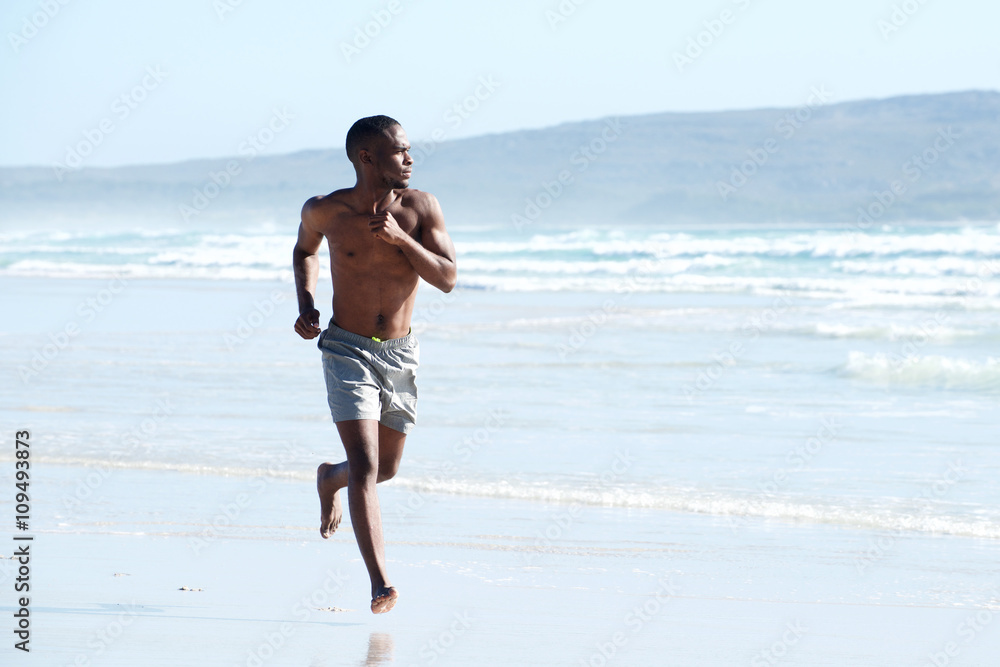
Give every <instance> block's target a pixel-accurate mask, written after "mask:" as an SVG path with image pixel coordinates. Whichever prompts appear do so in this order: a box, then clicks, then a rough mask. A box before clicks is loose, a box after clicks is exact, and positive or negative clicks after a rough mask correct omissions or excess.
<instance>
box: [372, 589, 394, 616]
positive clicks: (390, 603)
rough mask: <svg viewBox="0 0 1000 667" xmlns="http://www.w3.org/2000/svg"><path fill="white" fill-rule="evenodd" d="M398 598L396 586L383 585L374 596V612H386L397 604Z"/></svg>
mask: <svg viewBox="0 0 1000 667" xmlns="http://www.w3.org/2000/svg"><path fill="white" fill-rule="evenodd" d="M398 599H399V593H398V592H396V589H395V588H393V587H392V586H383V587H382V588H380V589H378V592H377V593H376V594H375V596H374V597H372V613H373V614H384V613H385V612H387V611H389V610H391V609H392V608H393V607H395V606H396V600H398Z"/></svg>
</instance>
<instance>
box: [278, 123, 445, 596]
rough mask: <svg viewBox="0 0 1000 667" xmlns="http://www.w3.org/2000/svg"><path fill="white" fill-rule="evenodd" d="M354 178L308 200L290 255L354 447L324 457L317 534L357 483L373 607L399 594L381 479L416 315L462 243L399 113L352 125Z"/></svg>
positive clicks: (398, 423) (391, 469) (413, 353)
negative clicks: (416, 169) (324, 305)
mask: <svg viewBox="0 0 1000 667" xmlns="http://www.w3.org/2000/svg"><path fill="white" fill-rule="evenodd" d="M346 148H347V157H348V159H350V161H351V162H352V163H353V164H354V170H355V172H356V174H357V182H356V183H355V184H354V187H353V188H349V189H345V190H337V191H336V192H333V193H331V194H328V195H325V196H319V197H313V198H312V199H310V200H309V201H307V202H306V203H305V206H303V207H302V224H301V225H300V226H299V238H298V241H297V242H296V244H295V250H294V251H293V253H292V266H293V269H294V271H295V290H296V292H297V293H298V300H299V318H298V320H296V322H295V332H296V333H298V334H299V335H300V336H302V337H303V338H305V339H307V340H308V339H312V338H316V337H317V336H319V341H318V344H319V348H320V350H322V352H323V372H324V374H325V376H326V388H327V397H328V401H329V404H330V412H331V414H332V415H333V421H334V422H335V423H336V425H337V431H338V432H339V433H340V439H341V441H342V442H343V443H344V449H345V451H346V452H347V460H346V461H344V462H342V463H337V464H332V463H323V464H320V466H319V468H318V469H317V471H316V487H317V489H318V491H319V504H320V527H319V532H320V535H322V536H323V537H324V538H328V537H329V536H330V535H331V534H332V533H333V532H334V531H335V530H336V529H337V526H339V525H340V518H341V514H342V510H341V500H340V490H341V489H343V488H344V487H347V499H348V506H349V509H350V513H351V524H352V525H353V526H354V535H355V537H356V538H357V540H358V547H360V549H361V556H362V558H364V561H365V565H366V566H367V568H368V576H369V577H370V578H371V583H372V605H371V608H372V612H373V613H376V614H381V613H384V612H387V611H389V610H390V609H392V608H393V606H395V604H396V599H397V598H398V596H399V594H398V592H397V591H396V589H395V588H394V587H393V586H392V584H390V582H389V577H388V575H387V574H386V571H385V543H384V541H383V538H382V514H381V511H380V510H379V502H378V493H377V492H376V489H375V484H376V483H377V482H382V481H385V480H387V479H392V477H393V475H395V474H396V470H397V469H398V468H399V461H400V459H401V458H402V456H403V443H404V442H405V441H406V435H407V434H408V433H409V432H410V431H411V430H412V429H413V425H414V422H415V419H416V403H417V387H416V384H415V383H414V381H415V374H416V370H417V364H418V352H419V348H418V346H417V340H416V338H414V336H413V334H412V333H411V332H410V318H411V316H412V315H413V303H414V300H415V299H416V296H417V284H418V283H419V279H420V278H423V279H424V280H426V281H427V282H428V283H430V284H431V285H433V286H434V287H437V288H438V289H440V290H441V291H443V292H450V291H451V290H452V289H453V288H454V287H455V280H456V275H457V274H456V264H455V247H454V245H453V244H452V242H451V238H450V237H449V236H448V232H447V230H446V229H445V226H444V216H443V215H442V213H441V207H440V205H439V204H438V201H437V199H435V198H434V195H431V194H428V193H426V192H421V191H420V190H410V189H409V188H408V187H407V186H408V185H409V181H410V174H411V172H412V166H413V159H412V158H411V157H410V143H409V141H407V138H406V132H404V131H403V128H402V127H401V126H400V125H399V123H398V122H396V121H395V120H393V119H392V118H389V117H388V116H371V117H369V118H362V119H361V120H359V121H358V122H356V123H355V124H354V125H353V126H352V127H351V129H350V131H348V133H347V145H346ZM324 238H326V242H327V245H328V246H329V247H330V273H331V274H332V278H333V316H332V317H331V318H330V324H329V326H328V327H327V329H326V330H325V331H321V330H320V326H319V322H320V313H319V311H318V310H317V309H316V307H315V296H316V280H317V278H318V276H319V254H318V253H319V250H320V246H321V245H322V243H323V239H324Z"/></svg>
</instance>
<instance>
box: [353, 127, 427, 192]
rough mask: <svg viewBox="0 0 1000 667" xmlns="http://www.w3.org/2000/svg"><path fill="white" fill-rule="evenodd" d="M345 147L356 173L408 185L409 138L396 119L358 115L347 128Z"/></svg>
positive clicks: (387, 182) (390, 185) (398, 186)
mask: <svg viewBox="0 0 1000 667" xmlns="http://www.w3.org/2000/svg"><path fill="white" fill-rule="evenodd" d="M345 148H346V150H347V159H349V160H350V161H351V163H352V164H353V165H354V169H355V171H357V172H358V176H359V177H360V176H361V175H362V173H364V174H365V175H366V176H368V177H374V178H376V179H378V180H379V181H380V182H381V183H382V184H384V185H386V186H388V187H390V188H405V187H406V186H407V185H408V183H409V178H410V168H411V166H412V165H413V160H412V159H411V158H410V153H409V151H410V142H409V140H407V138H406V132H404V131H403V128H402V126H401V125H400V124H399V122H397V121H396V120H394V119H392V118H389V117H388V116H369V117H367V118H362V119H361V120H359V121H357V122H356V123H354V125H352V126H351V129H350V130H348V131H347V141H346V145H345Z"/></svg>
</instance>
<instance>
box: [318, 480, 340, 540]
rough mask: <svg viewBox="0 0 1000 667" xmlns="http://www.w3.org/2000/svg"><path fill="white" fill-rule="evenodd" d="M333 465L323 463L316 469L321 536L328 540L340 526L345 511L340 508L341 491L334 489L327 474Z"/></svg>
mask: <svg viewBox="0 0 1000 667" xmlns="http://www.w3.org/2000/svg"><path fill="white" fill-rule="evenodd" d="M332 467H333V464H331V463H321V464H319V468H317V469H316V491H317V492H318V493H319V534H320V535H322V536H323V539H324V540H325V539H328V538H329V537H330V536H331V535H333V533H334V532H335V531H336V530H337V527H338V526H339V525H340V517H341V516H342V515H343V510H341V508H340V489H336V488H333V482H332V480H331V479H330V477H329V475H328V474H327V473H328V472H329V470H330V468H332Z"/></svg>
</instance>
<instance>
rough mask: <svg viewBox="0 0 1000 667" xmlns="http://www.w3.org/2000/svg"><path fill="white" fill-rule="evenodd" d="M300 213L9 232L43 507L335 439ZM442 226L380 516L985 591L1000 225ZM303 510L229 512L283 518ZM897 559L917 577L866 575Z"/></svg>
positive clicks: (902, 594) (83, 510) (175, 527)
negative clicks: (298, 236)
mask: <svg viewBox="0 0 1000 667" xmlns="http://www.w3.org/2000/svg"><path fill="white" fill-rule="evenodd" d="M453 224H454V223H453ZM294 232H295V230H294V228H291V227H279V226H277V225H270V226H258V227H255V228H253V229H252V230H250V231H237V230H235V229H233V228H231V227H229V228H225V227H220V228H218V229H213V230H203V231H192V230H168V229H161V230H148V229H142V230H140V229H135V230H131V231H130V230H122V229H116V230H114V231H110V230H109V231H100V230H97V229H87V230H80V231H74V232H52V231H44V232H3V233H2V234H0V284H3V286H4V287H3V290H2V297H0V299H2V301H3V308H4V312H5V313H7V314H8V315H7V316H5V318H4V325H3V327H2V331H0V350H2V357H3V359H4V362H5V363H4V369H5V371H6V378H5V382H4V383H3V384H2V386H0V415H2V421H3V423H4V424H7V428H8V430H9V429H13V428H31V429H32V432H33V438H34V441H35V442H36V443H37V444H36V445H35V448H36V449H35V450H34V453H33V456H34V457H35V458H34V459H33V460H35V461H37V464H38V465H40V466H48V467H66V469H67V470H71V469H73V470H79V471H80V472H79V473H78V474H77V473H73V474H66V475H63V477H64V478H65V479H63V480H62V481H61V482H60V483H59V484H58V485H54V486H53V489H54V490H52V493H53V494H54V495H55V496H56V497H50V498H48V499H47V501H46V505H45V506H46V514H45V518H44V519H41V520H40V521H41V524H42V526H44V527H45V528H47V529H49V530H51V531H54V532H68V533H74V532H81V531H82V532H86V531H87V530H89V528H88V526H94V525H111V526H116V528H114V530H121V531H124V532H126V533H127V532H129V531H139V532H141V531H142V530H145V529H143V528H142V527H141V525H140V524H144V522H149V521H151V520H152V521H153V522H154V523H156V524H157V526H159V527H158V528H157V530H164V531H168V532H169V531H174V532H176V533H177V534H180V535H185V534H187V533H185V532H184V531H194V532H192V533H191V534H197V530H201V529H197V530H196V529H194V528H191V527H190V526H193V525H201V526H204V525H206V523H211V519H212V516H213V513H215V512H216V510H215V508H214V506H213V507H209V508H208V509H207V510H206V509H205V506H202V505H198V504H197V503H193V501H192V503H188V502H187V501H184V500H177V501H175V505H176V507H174V509H173V510H172V511H173V512H175V513H176V514H177V516H163V513H162V512H157V511H156V510H155V509H153V510H149V511H150V512H152V513H153V514H154V515H155V519H150V518H149V516H148V515H144V516H145V518H143V517H141V516H139V515H138V514H137V512H138V510H137V509H136V507H133V506H130V505H127V504H126V505H123V504H120V503H112V502H109V501H107V500H106V499H105V494H107V493H110V492H111V489H112V488H113V485H114V480H115V479H116V476H118V475H119V473H120V471H123V470H132V471H141V472H142V474H147V473H150V472H160V473H163V474H178V475H182V476H185V475H186V476H192V475H200V476H215V477H218V478H220V479H222V478H225V479H226V480H228V482H227V483H229V484H237V485H238V484H243V483H244V482H245V484H246V485H249V484H251V482H252V481H253V480H259V479H274V480H279V481H280V482H281V483H283V484H284V483H288V484H299V485H301V486H302V488H305V489H308V488H310V487H311V484H312V483H313V480H314V475H315V473H314V471H315V467H316V465H317V464H318V463H320V462H321V461H323V460H330V461H338V460H342V458H343V453H342V452H343V450H342V447H341V445H340V443H339V441H338V439H337V436H336V431H335V429H334V427H333V425H332V424H331V422H330V417H329V413H328V411H327V407H326V397H325V390H324V387H323V378H322V371H321V367H320V356H319V352H318V350H317V349H316V347H315V343H314V342H308V341H303V340H301V339H300V338H298V336H296V335H295V334H294V332H293V331H292V324H293V322H294V319H295V316H296V314H297V313H296V312H295V311H296V306H295V294H294V286H293V284H292V282H291V272H290V259H291V249H292V246H293V244H294V239H295V234H294ZM451 233H452V237H453V239H454V241H455V244H456V248H457V253H458V265H459V282H458V287H457V288H456V289H455V290H454V291H453V292H452V293H450V294H442V293H440V292H437V291H436V290H434V289H433V288H431V287H430V286H428V285H422V286H421V288H420V292H419V295H418V302H417V308H416V311H415V315H414V323H413V328H414V331H415V332H416V334H417V335H418V337H419V339H420V341H421V348H422V349H421V363H422V367H421V371H420V374H419V376H418V386H419V391H420V399H419V408H418V409H419V416H418V424H417V428H416V430H415V431H414V432H413V434H411V436H410V437H409V438H408V441H407V445H406V452H405V454H404V458H403V463H402V465H401V468H400V472H399V474H398V476H397V477H396V479H394V480H392V481H391V482H389V483H387V484H386V485H384V489H382V493H383V512H384V514H386V515H387V517H390V518H387V533H388V537H389V539H390V540H391V539H392V538H393V534H396V535H398V534H399V532H400V531H404V530H405V529H404V528H399V527H396V528H393V526H394V525H395V524H394V523H393V522H394V521H398V522H402V523H405V522H406V521H408V520H409V518H412V517H419V516H420V515H421V514H424V515H425V517H426V516H433V517H436V520H439V521H440V522H442V524H441V525H439V526H437V528H434V529H435V530H437V529H439V530H442V531H444V532H445V533H447V534H448V535H451V536H452V537H454V539H455V540H456V541H460V540H461V539H466V538H469V536H470V535H475V536H478V537H477V539H482V540H485V541H486V542H489V541H490V539H493V538H488V537H483V536H488V535H496V536H498V537H496V538H495V540H494V541H503V540H504V539H508V538H509V539H513V537H511V536H514V537H516V540H517V543H518V544H519V545H520V547H519V548H521V549H523V550H524V553H525V554H527V555H526V556H525V558H526V559H527V560H525V562H524V563H522V565H526V566H527V565H531V566H532V568H533V567H534V566H535V565H537V564H538V563H536V562H529V561H531V559H532V558H534V557H535V556H538V557H540V558H541V559H542V560H541V562H542V564H543V565H544V563H545V559H546V558H549V559H552V560H550V561H549V562H553V563H555V562H561V561H559V560H558V559H560V558H566V557H567V556H566V555H565V554H566V553H568V552H567V551H566V549H570V550H571V551H572V549H577V550H578V551H579V553H581V554H589V556H587V557H588V558H590V559H591V561H592V562H590V561H588V562H590V565H589V566H594V567H598V566H600V567H606V568H611V569H614V565H613V562H614V558H613V557H612V556H608V555H607V554H605V553H604V551H602V550H606V549H609V548H611V547H613V546H622V548H624V549H626V550H627V551H629V553H630V554H631V556H629V557H630V558H638V559H640V560H641V559H642V558H645V556H644V555H643V554H644V553H645V551H644V549H653V547H654V546H655V545H659V547H657V548H660V547H662V549H663V553H662V554H660V555H659V556H656V558H653V557H652V556H650V557H649V558H650V560H649V562H648V569H649V571H651V572H655V573H656V574H657V575H663V574H665V573H667V572H673V573H674V575H675V576H679V577H680V578H681V580H683V578H684V574H685V572H684V568H685V566H684V565H678V563H680V562H688V561H685V560H682V561H678V560H677V558H676V556H677V553H676V551H677V550H676V549H673V547H671V548H669V549H668V548H667V546H664V545H667V544H672V540H675V539H680V538H677V536H676V535H674V534H673V533H672V532H671V531H673V530H681V531H682V532H684V534H688V535H690V534H699V535H702V536H703V537H704V541H707V542H708V543H709V544H707V545H706V544H701V546H700V547H698V548H699V549H702V550H704V552H705V553H708V552H711V553H713V554H714V555H713V556H711V558H714V559H718V560H719V562H722V561H725V560H727V559H728V558H730V557H733V558H741V559H742V560H741V561H740V562H741V563H744V564H745V565H746V568H748V569H749V570H748V571H752V569H753V563H755V562H757V561H756V559H757V558H767V553H772V552H767V551H766V550H765V551H764V552H760V553H757V554H756V555H754V554H749V553H744V554H743V555H742V556H735V555H733V551H732V550H733V549H736V548H738V547H739V545H740V544H741V543H742V541H743V540H745V539H751V538H749V537H748V536H756V537H754V538H752V539H751V541H753V539H758V538H759V539H761V540H763V542H761V544H765V543H766V542H767V540H768V539H771V538H768V537H766V536H767V535H772V537H773V538H774V539H778V537H775V536H782V537H781V540H779V541H781V544H783V545H785V547H788V545H790V544H791V545H798V546H797V547H796V548H799V547H801V548H803V549H806V548H807V547H806V545H808V544H809V542H810V540H813V539H814V537H813V536H815V535H817V534H822V535H824V536H826V537H824V538H823V540H825V541H824V544H830V543H831V542H830V540H831V539H832V540H833V542H832V543H833V544H836V549H834V551H835V552H836V554H835V556H834V554H832V552H831V553H826V552H824V553H819V554H818V555H816V554H813V555H814V556H815V558H816V560H815V561H810V562H816V563H819V562H821V561H822V560H823V559H824V558H826V557H827V556H829V557H830V558H834V557H835V558H836V559H837V563H838V567H840V568H841V571H842V572H849V573H851V574H850V576H851V577H853V578H852V581H867V582H868V583H867V584H864V585H859V586H857V587H856V586H845V587H844V588H843V589H842V590H841V589H839V588H838V587H836V586H832V587H831V586H828V587H826V588H824V589H823V592H822V593H821V594H820V593H817V595H819V596H820V597H824V596H825V597H824V599H825V600H827V601H830V600H839V601H857V600H862V599H863V600H866V601H868V602H872V601H886V600H888V601H894V602H899V603H901V604H916V605H920V604H929V605H935V604H945V605H958V604H977V605H980V604H993V602H995V601H996V599H995V591H996V589H995V587H994V584H995V578H996V575H997V572H996V553H997V547H998V546H1000V485H998V484H997V479H998V477H1000V347H998V343H1000V225H997V224H996V223H982V224H978V223H976V224H974V223H967V222H961V223H954V224H947V225H930V224H892V225H875V226H872V227H869V228H865V229H862V228H859V227H856V226H850V225H843V226H825V227H824V226H816V225H805V224H803V225H784V226H758V225H754V226H750V225H742V226H737V225H732V226H724V225H715V226H706V227H699V228H695V227H683V228H682V227H666V228H664V227H628V228H613V227H609V226H598V225H593V226H588V227H581V228H579V229H569V228H558V229H541V228H539V229H514V228H513V227H511V226H504V225H498V226H496V227H479V228H463V227H462V226H460V225H457V224H456V225H455V226H454V228H453V229H452V230H451ZM323 252H324V253H325V249H324V251H323ZM321 263H322V266H321V275H320V288H319V294H318V296H317V303H318V304H319V308H320V310H321V313H322V320H323V321H325V320H326V318H328V317H329V315H330V312H329V311H330V308H329V303H330V285H329V279H328V270H329V260H328V257H326V256H325V255H323V256H322V261H321ZM5 456H6V455H5ZM5 460H6V459H5ZM240 480H244V482H240ZM247 488H252V487H249V486H248V487H247ZM380 488H382V487H380ZM4 502H6V501H4ZM6 504H9V502H7V503H6ZM220 506H221V505H220ZM448 507H456V508H461V510H460V511H459V513H458V514H457V515H449V514H447V513H445V511H444V508H448ZM470 508H481V511H477V512H472V511H471V510H470ZM508 510H510V511H511V512H514V514H513V515H508V514H507V512H508ZM262 511H263V510H262ZM206 512H208V514H207V516H204V515H205V513H206ZM427 513H430V514H427ZM312 514H318V507H317V508H315V511H314V509H313V508H310V509H308V510H303V511H301V512H298V513H294V514H293V516H287V515H285V516H282V515H280V514H278V513H276V510H274V509H269V510H268V514H267V517H269V518H268V519H267V520H263V519H262V520H260V521H257V522H256V523H255V524H254V525H253V526H252V527H249V526H248V527H245V528H242V529H236V528H229V529H227V530H236V531H237V533H233V534H241V535H243V534H245V535H252V536H256V537H260V536H269V537H271V538H275V539H281V537H282V536H283V535H285V534H286V532H287V531H288V529H289V528H288V527H289V525H294V526H302V527H308V529H309V530H313V529H314V528H315V526H313V525H312V523H313V520H314V519H315V518H316V517H314V516H312ZM496 516H503V519H502V520H498V522H499V523H498V525H494V526H483V525H482V523H481V522H482V520H483V517H496ZM418 524H419V525H420V526H421V527H422V529H428V522H427V521H426V520H425V521H422V522H418ZM137 526H139V527H137ZM239 530H242V531H243V532H242V533H240V532H239ZM393 530H395V531H396V532H395V533H392V532H391V531H393ZM817 531H819V533H817ZM831 531H832V532H831ZM830 535H835V536H837V537H836V538H835V539H834V538H830V537H829V536H830ZM463 536H464V537H463ZM499 536H504V537H499ZM601 536H603V537H601ZM761 536H764V537H761ZM785 536H793V537H789V538H788V539H787V540H785ZM796 536H797V537H796ZM414 539H415V538H414ZM782 540H784V541H782ZM914 545H923V546H920V550H919V551H916V552H914V551H912V549H913V548H914ZM689 546H690V545H689ZM771 546H772V547H773V548H774V549H775V550H776V551H775V552H773V553H776V552H777V551H781V549H784V548H785V547H781V549H779V548H778V547H777V546H775V545H771ZM761 548H764V547H761ZM789 548H791V547H789ZM653 550H654V551H655V549H653ZM817 551H819V548H818V547H817ZM667 552H671V553H673V555H670V554H667ZM685 553H686V555H685V556H684V558H685V559H692V558H693V555H692V554H691V553H689V552H685ZM782 553H785V552H783V551H782ZM560 554H562V555H560ZM761 554H763V555H761ZM702 555H704V554H702ZM706 557H707V556H706ZM784 557H785V556H782V558H784ZM608 559H611V560H608ZM956 559H957V561H958V562H961V564H962V568H961V573H960V574H958V575H955V576H951V575H949V574H948V572H949V568H950V567H951V564H952V563H954V562H956ZM696 560H697V559H694V560H691V561H690V562H691V563H693V562H695V561H696ZM894 562H896V563H899V562H902V563H906V564H908V565H907V567H909V566H913V567H921V568H924V567H925V568H927V571H928V572H931V573H932V574H928V579H926V580H924V579H921V580H919V581H912V580H892V579H891V577H890V578H889V580H888V581H887V580H886V579H884V578H879V579H867V580H865V579H864V577H865V576H867V575H868V574H870V573H871V572H876V571H878V570H879V568H886V567H890V565H891V564H892V563H894ZM914 562H919V563H920V565H919V566H917V565H914V564H913V563H914ZM689 565H690V563H689ZM484 567H485V566H484ZM644 567H645V566H644ZM691 567H696V566H694V565H691ZM742 567H743V566H742V565H741V568H742ZM817 567H818V566H817ZM900 567H903V566H900ZM473 569H475V568H473ZM517 572H518V573H517V574H511V575H510V576H512V577H514V578H515V579H517V577H529V576H530V577H535V576H538V575H537V570H536V569H531V568H528V569H524V570H523V571H521V570H518V571H517ZM527 572H531V574H530V575H529V574H526V573H527ZM476 576H479V577H484V576H486V575H485V571H480V572H478V573H477V574H476ZM567 576H568V575H567ZM748 576H750V575H749V574H748ZM845 576H847V575H845ZM570 578H572V577H570ZM708 579H712V577H709V576H708V575H706V580H708ZM713 581H714V583H712V584H711V587H712V588H713V590H714V589H715V587H716V586H718V585H719V582H718V581H717V580H714V579H713ZM747 581H749V579H748V580H747ZM768 581H770V582H771V583H772V584H774V582H776V581H780V578H775V579H768ZM876 581H877V582H878V583H877V584H876V583H875V582H876ZM928 581H930V582H931V583H930V584H928ZM744 583H745V582H744ZM786 583H787V582H786ZM741 585H742V584H741ZM759 585H760V582H758V586H759ZM775 585H777V584H775ZM784 585H785V584H781V586H784ZM779 587H780V586H779ZM751 588H752V587H751ZM806 588H807V589H808V586H806ZM743 590H750V588H746V587H744V588H743ZM754 590H757V591H758V593H759V592H760V590H762V589H760V588H757V589H754ZM764 590H766V591H767V592H765V593H763V594H762V595H763V596H764V597H765V598H767V597H770V598H774V597H777V598H781V597H782V596H785V598H789V596H790V598H792V599H796V600H799V599H801V598H799V597H796V595H797V594H796V593H794V590H796V589H795V587H792V586H788V587H787V588H783V589H782V590H781V591H776V590H775V588H774V586H772V588H770V589H767V587H766V585H765V586H764ZM991 601H992V602H991ZM651 647H653V648H656V643H655V642H653V643H652V644H651ZM653 648H650V650H651V651H652V650H653ZM659 648H662V646H660V647H659ZM659 648H656V650H659ZM587 655H589V654H583V657H584V658H586V657H587ZM637 655H639V654H637ZM584 662H586V660H584ZM484 664H485V663H484ZM574 664H576V663H574ZM591 664H593V663H591ZM814 664H818V663H814Z"/></svg>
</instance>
